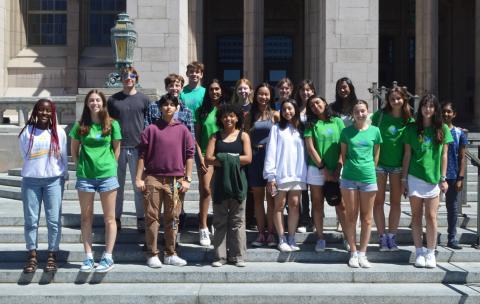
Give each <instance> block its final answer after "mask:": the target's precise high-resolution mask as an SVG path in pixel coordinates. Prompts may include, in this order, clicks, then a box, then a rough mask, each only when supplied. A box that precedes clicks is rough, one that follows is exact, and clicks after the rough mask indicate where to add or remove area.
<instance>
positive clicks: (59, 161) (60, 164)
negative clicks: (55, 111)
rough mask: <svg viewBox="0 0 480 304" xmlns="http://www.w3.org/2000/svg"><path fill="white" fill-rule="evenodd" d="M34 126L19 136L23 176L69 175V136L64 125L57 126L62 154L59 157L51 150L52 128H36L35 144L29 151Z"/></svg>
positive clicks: (30, 126)
mask: <svg viewBox="0 0 480 304" xmlns="http://www.w3.org/2000/svg"><path fill="white" fill-rule="evenodd" d="M32 129H33V126H32V125H29V126H28V127H27V128H25V130H24V131H23V132H22V134H21V135H20V138H19V143H20V153H21V154H22V158H23V167H22V176H23V177H35V178H46V177H56V176H64V177H67V175H68V155H67V136H66V134H65V131H64V130H63V128H62V127H59V126H58V127H57V133H58V141H59V143H58V144H59V148H60V156H59V157H58V158H57V157H55V155H53V154H51V155H50V157H49V156H48V154H49V151H50V141H51V138H52V136H51V130H50V129H48V130H42V129H36V130H35V134H34V135H33V144H32V148H31V150H30V153H28V145H29V141H30V134H31V133H32Z"/></svg>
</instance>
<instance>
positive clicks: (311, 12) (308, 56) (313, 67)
mask: <svg viewBox="0 0 480 304" xmlns="http://www.w3.org/2000/svg"><path fill="white" fill-rule="evenodd" d="M325 7H326V3H325V1H318V0H305V60H304V62H305V63H304V64H305V66H304V69H305V77H306V78H308V79H311V80H312V81H313V83H314V84H315V85H316V88H317V91H318V92H319V94H320V95H322V96H325V51H326V48H325V23H326V22H325V21H326V20H325Z"/></svg>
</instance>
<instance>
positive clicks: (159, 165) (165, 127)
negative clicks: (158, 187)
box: [137, 119, 195, 176]
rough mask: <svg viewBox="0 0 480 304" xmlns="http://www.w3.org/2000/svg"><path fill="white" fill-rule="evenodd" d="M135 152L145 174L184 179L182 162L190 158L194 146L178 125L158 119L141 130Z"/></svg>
mask: <svg viewBox="0 0 480 304" xmlns="http://www.w3.org/2000/svg"><path fill="white" fill-rule="evenodd" d="M137 148H138V154H139V157H140V158H143V159H144V161H145V173H146V174H148V175H163V176H184V175H185V162H186V161H187V159H189V158H193V155H194V151H195V142H194V141H193V137H192V133H190V131H189V130H188V129H187V127H185V125H183V124H182V123H181V122H179V121H177V120H173V121H172V123H171V124H170V125H169V124H167V123H166V122H165V121H164V120H163V119H159V120H157V122H156V123H154V124H151V125H149V126H148V127H147V128H146V129H145V130H143V132H142V135H141V136H140V144H139V145H138V146H137Z"/></svg>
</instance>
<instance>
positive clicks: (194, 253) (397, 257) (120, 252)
mask: <svg viewBox="0 0 480 304" xmlns="http://www.w3.org/2000/svg"><path fill="white" fill-rule="evenodd" d="M327 246H328V247H327V250H325V251H324V252H321V253H317V252H315V251H314V245H313V244H300V245H299V247H300V249H301V250H300V251H297V252H280V251H278V250H277V249H276V248H248V249H247V258H246V260H247V261H248V262H299V263H346V262H347V261H348V258H349V256H350V253H349V252H347V251H345V250H344V249H343V247H342V245H340V244H332V245H327ZM104 248H105V246H104V245H103V244H97V243H94V245H93V251H94V257H95V260H98V259H100V257H101V255H102V252H103V250H104ZM399 248H400V250H399V251H396V252H380V251H378V245H376V244H370V245H369V246H368V250H367V255H368V259H369V261H371V262H373V263H389V264H390V263H392V264H393V263H413V262H414V260H415V248H414V247H413V246H399ZM46 249H47V246H46V244H44V243H42V244H39V255H40V257H39V258H40V259H41V260H42V259H43V260H45V259H46ZM160 249H161V247H160ZM177 251H178V254H179V256H181V257H182V258H184V259H185V260H187V261H188V262H189V263H210V262H211V261H212V260H213V257H214V252H213V247H208V248H207V247H203V246H200V245H195V244H179V245H178V246H177ZM25 255H26V250H25V244H21V243H7V244H6V243H0V261H2V262H6V263H11V262H24V261H25ZM113 256H114V259H115V261H116V262H117V263H119V264H124V263H127V264H128V263H142V264H143V263H145V253H144V251H143V246H142V245H139V244H115V249H114V253H113ZM83 258H84V250H83V245H82V244H68V243H67V244H63V243H62V244H60V251H59V253H58V260H59V261H67V262H81V261H82V260H83ZM437 261H438V262H439V263H443V262H475V263H478V262H480V254H479V251H478V250H477V249H474V248H471V247H467V246H466V247H464V248H463V249H462V250H452V249H450V248H447V247H444V246H438V247H437Z"/></svg>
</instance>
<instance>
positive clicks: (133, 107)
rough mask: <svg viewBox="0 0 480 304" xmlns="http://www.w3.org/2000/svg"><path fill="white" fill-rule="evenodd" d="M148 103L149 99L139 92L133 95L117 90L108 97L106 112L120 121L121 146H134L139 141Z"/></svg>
mask: <svg viewBox="0 0 480 304" xmlns="http://www.w3.org/2000/svg"><path fill="white" fill-rule="evenodd" d="M149 105H150V100H149V99H148V97H147V96H146V95H145V94H143V93H141V92H137V93H136V94H135V95H125V94H124V93H123V92H118V93H116V94H114V95H112V96H111V97H110V98H109V99H108V102H107V107H108V114H110V116H111V117H112V118H113V119H115V120H117V121H118V122H119V123H120V128H121V130H122V145H121V147H122V148H135V147H136V146H137V145H138V144H139V143H140V134H141V133H142V131H143V128H144V119H145V115H146V114H147V111H148V107H149Z"/></svg>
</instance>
